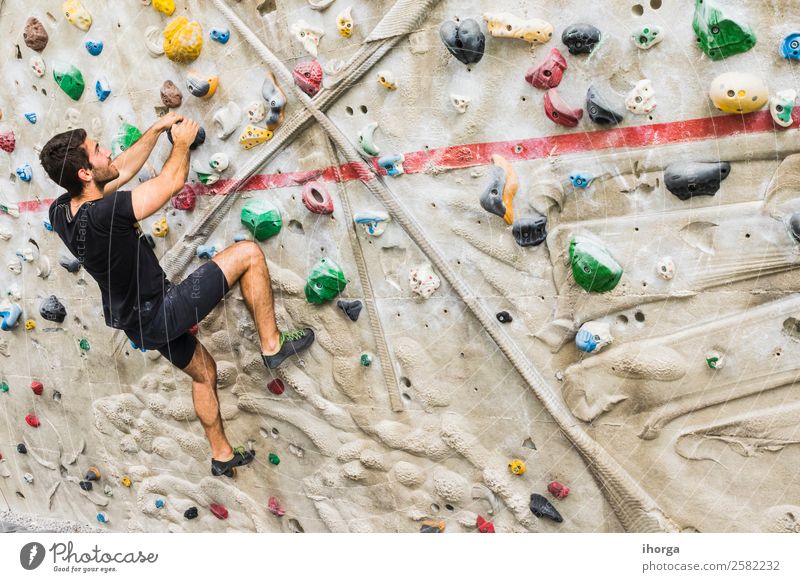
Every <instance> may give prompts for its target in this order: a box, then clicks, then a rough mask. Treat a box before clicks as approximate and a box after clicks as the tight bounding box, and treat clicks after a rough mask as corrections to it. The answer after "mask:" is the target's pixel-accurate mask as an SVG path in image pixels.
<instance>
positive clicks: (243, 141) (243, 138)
mask: <svg viewBox="0 0 800 582" xmlns="http://www.w3.org/2000/svg"><path fill="white" fill-rule="evenodd" d="M271 139H272V132H271V131H270V130H268V129H264V128H263V127H256V126H255V125H248V126H247V127H245V128H244V131H242V134H241V135H240V136H239V144H240V145H241V146H242V147H243V148H244V149H246V150H249V149H251V148H254V147H256V146H257V145H258V144H262V143H264V142H266V141H269V140H271Z"/></svg>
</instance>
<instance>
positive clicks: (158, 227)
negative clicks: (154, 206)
mask: <svg viewBox="0 0 800 582" xmlns="http://www.w3.org/2000/svg"><path fill="white" fill-rule="evenodd" d="M168 232H169V225H168V224H167V219H166V218H162V219H161V220H157V221H156V222H155V224H153V236H158V237H161V238H164V237H165V236H167V233H168Z"/></svg>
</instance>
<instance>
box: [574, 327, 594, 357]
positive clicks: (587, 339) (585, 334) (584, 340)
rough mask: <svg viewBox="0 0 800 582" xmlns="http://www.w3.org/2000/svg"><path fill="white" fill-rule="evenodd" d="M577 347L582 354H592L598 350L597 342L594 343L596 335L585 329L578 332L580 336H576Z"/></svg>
mask: <svg viewBox="0 0 800 582" xmlns="http://www.w3.org/2000/svg"><path fill="white" fill-rule="evenodd" d="M575 345H576V346H577V347H578V349H579V350H581V351H582V352H588V353H592V352H593V351H594V350H595V349H597V342H596V341H594V334H593V333H592V332H590V331H587V330H585V329H582V330H580V331H578V334H577V335H576V336H575Z"/></svg>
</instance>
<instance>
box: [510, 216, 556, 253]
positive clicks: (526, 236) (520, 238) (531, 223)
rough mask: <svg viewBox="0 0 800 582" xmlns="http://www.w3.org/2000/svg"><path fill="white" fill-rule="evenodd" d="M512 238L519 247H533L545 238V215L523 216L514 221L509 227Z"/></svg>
mask: <svg viewBox="0 0 800 582" xmlns="http://www.w3.org/2000/svg"><path fill="white" fill-rule="evenodd" d="M511 234H513V235H514V240H515V241H517V244H518V245H519V246H521V247H535V246H537V245H540V244H542V243H543V242H544V241H545V239H546V238H547V217H546V216H542V215H541V214H540V215H538V216H525V217H523V218H518V219H516V220H515V221H514V224H513V226H512V227H511Z"/></svg>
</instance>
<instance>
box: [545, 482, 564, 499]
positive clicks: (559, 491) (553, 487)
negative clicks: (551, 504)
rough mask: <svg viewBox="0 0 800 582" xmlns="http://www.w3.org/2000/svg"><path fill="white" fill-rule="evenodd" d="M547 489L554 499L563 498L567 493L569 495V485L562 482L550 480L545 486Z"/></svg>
mask: <svg viewBox="0 0 800 582" xmlns="http://www.w3.org/2000/svg"><path fill="white" fill-rule="evenodd" d="M547 490H548V491H549V492H550V495H552V496H553V497H555V498H556V499H564V498H565V497H566V496H567V495H569V487H567V486H566V485H564V484H563V483H559V482H558V481H553V482H551V483H550V484H549V485H548V486H547Z"/></svg>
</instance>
